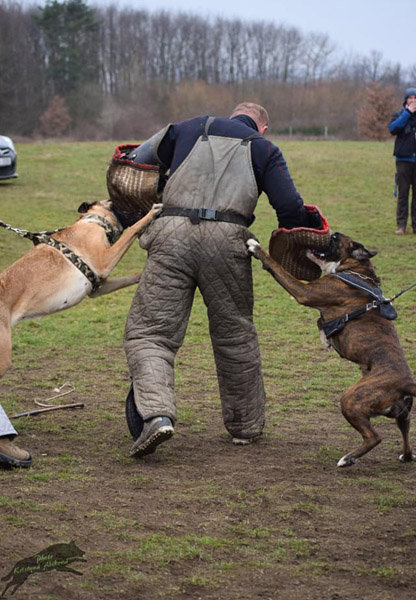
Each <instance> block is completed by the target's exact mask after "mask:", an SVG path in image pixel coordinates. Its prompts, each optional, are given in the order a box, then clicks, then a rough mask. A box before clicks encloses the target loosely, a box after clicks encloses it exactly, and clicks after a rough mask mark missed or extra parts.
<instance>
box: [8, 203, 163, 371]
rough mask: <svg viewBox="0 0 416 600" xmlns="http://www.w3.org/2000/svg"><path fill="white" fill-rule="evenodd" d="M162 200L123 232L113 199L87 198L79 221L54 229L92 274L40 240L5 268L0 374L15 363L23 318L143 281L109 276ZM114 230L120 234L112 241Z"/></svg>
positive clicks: (51, 311)
mask: <svg viewBox="0 0 416 600" xmlns="http://www.w3.org/2000/svg"><path fill="white" fill-rule="evenodd" d="M161 206H162V205H161V204H155V205H154V206H153V208H152V209H151V210H150V211H149V212H148V213H147V214H146V215H145V216H144V217H143V218H142V219H141V220H140V221H138V222H137V223H135V224H134V225H133V226H132V227H129V228H128V229H126V230H125V231H124V233H122V234H121V232H122V227H121V224H120V222H119V220H118V219H117V217H116V215H115V214H114V212H113V211H112V203H111V201H110V200H103V201H102V202H92V203H85V202H84V203H83V204H81V206H80V207H79V209H78V211H79V212H81V213H84V215H83V216H81V217H80V218H79V219H78V220H77V221H76V222H75V223H74V225H71V226H70V227H67V228H65V229H63V230H61V231H59V232H57V233H53V234H51V235H50V237H51V238H52V239H53V240H55V241H58V242H62V243H63V244H64V245H65V247H69V248H66V249H67V250H68V249H70V250H72V252H73V253H74V254H75V255H76V257H79V259H81V262H82V263H83V264H84V266H85V267H86V270H87V271H88V272H89V275H90V276H91V277H90V278H87V276H86V275H85V274H84V273H83V272H82V271H81V270H80V269H79V268H77V267H76V266H75V264H73V262H70V260H69V259H68V258H66V256H65V255H64V254H63V253H62V252H61V251H60V250H58V249H56V248H55V247H52V246H50V245H48V244H46V243H39V244H38V245H36V246H35V247H34V248H32V249H31V250H29V252H27V253H26V254H25V255H24V256H22V258H20V259H19V260H17V261H16V262H15V263H13V264H12V265H11V266H10V267H8V268H7V269H5V270H4V271H3V272H2V273H0V377H3V375H4V374H5V372H6V371H7V369H8V368H9V367H10V365H11V351H12V341H11V328H12V327H13V325H15V324H16V323H17V322H18V321H20V320H21V319H29V318H33V317H41V316H44V315H49V314H52V313H55V312H59V311H61V310H65V309H67V308H70V307H71V306H74V305H75V304H78V303H79V302H81V300H83V299H84V298H85V296H87V295H88V296H90V297H98V296H102V295H104V294H108V293H110V292H113V291H115V290H119V289H121V288H123V287H127V286H129V285H133V284H135V283H137V282H138V280H139V275H137V274H136V275H127V276H125V277H121V278H118V279H113V280H109V281H107V277H108V275H109V274H110V272H111V270H112V269H113V268H114V267H115V266H116V265H117V263H118V262H119V261H120V260H121V258H122V257H123V256H124V254H125V253H126V252H127V250H128V249H129V248H130V246H131V245H132V243H133V242H134V240H135V239H137V237H138V236H139V234H140V233H141V232H142V231H143V229H144V228H145V227H146V226H147V225H148V224H149V223H150V222H151V221H152V219H153V218H154V217H155V216H156V215H157V214H159V212H160V210H161ZM107 234H108V235H107ZM120 234H121V236H120ZM111 236H113V237H115V238H117V237H118V239H117V241H116V242H115V243H113V244H111V242H110V239H109V238H111Z"/></svg>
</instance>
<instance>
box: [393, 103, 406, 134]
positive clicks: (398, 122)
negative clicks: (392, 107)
mask: <svg viewBox="0 0 416 600" xmlns="http://www.w3.org/2000/svg"><path fill="white" fill-rule="evenodd" d="M410 116H411V112H410V111H408V110H407V108H404V109H403V110H402V111H401V112H400V113H394V115H393V118H392V120H391V121H390V124H389V131H390V133H391V134H392V135H397V134H398V133H400V132H401V131H402V130H403V129H404V128H405V127H406V125H407V122H408V121H409V119H410Z"/></svg>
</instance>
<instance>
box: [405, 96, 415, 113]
mask: <svg viewBox="0 0 416 600" xmlns="http://www.w3.org/2000/svg"><path fill="white" fill-rule="evenodd" d="M406 108H407V110H408V111H409V112H411V113H414V112H415V111H416V99H412V100H408V101H407V104H406Z"/></svg>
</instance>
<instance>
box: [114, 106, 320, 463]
mask: <svg viewBox="0 0 416 600" xmlns="http://www.w3.org/2000/svg"><path fill="white" fill-rule="evenodd" d="M267 128H268V114H267V112H266V110H265V109H264V108H263V107H262V106H259V105H257V104H254V103H243V104H239V105H238V106H237V107H236V108H235V109H234V111H233V113H232V114H231V117H230V118H213V117H208V116H203V117H196V118H193V119H189V120H186V121H183V122H180V123H175V124H170V125H168V126H167V127H166V128H165V129H163V130H162V131H160V132H159V133H157V134H155V135H154V136H153V137H152V138H150V140H148V141H147V142H146V143H145V144H143V146H139V147H138V148H136V149H135V150H134V151H133V152H132V153H131V154H130V158H131V159H134V160H135V161H136V162H138V163H152V164H159V165H160V166H161V167H162V169H164V170H168V169H170V176H169V179H168V182H167V185H166V187H165V190H164V194H163V205H164V209H163V211H162V213H161V215H160V217H159V218H158V219H157V220H155V221H153V223H152V224H151V225H150V226H149V227H148V229H147V230H146V231H145V233H144V234H143V235H142V236H141V238H140V246H141V247H142V248H145V249H147V251H148V258H147V262H146V266H145V268H144V271H143V273H142V276H141V278H140V282H139V285H138V289H137V293H136V296H135V298H134V300H133V303H132V306H131V309H130V313H129V316H128V320H127V325H126V331H125V339H124V347H125V350H126V354H127V360H128V364H129V369H130V374H131V377H132V382H133V391H134V400H135V404H136V408H137V412H138V414H139V416H140V418H141V419H142V420H143V427H142V431H141V434H140V435H139V436H138V438H137V439H136V441H135V442H134V444H133V446H132V448H131V450H130V455H131V456H136V457H139V456H144V455H145V454H150V453H151V452H154V450H155V449H156V447H157V446H158V444H160V443H161V442H163V441H165V440H167V439H169V438H170V437H171V436H172V435H173V432H174V423H175V418H176V407H175V399H174V358H175V355H176V352H177V351H178V349H179V348H180V346H181V344H182V342H183V338H184V335H185V331H186V327H187V324H188V319H189V315H190V312H191V307H192V303H193V298H194V293H195V290H196V288H199V290H200V292H201V294H202V297H203V299H204V302H205V305H206V306H207V312H208V319H209V331H210V336H211V342H212V347H213V352H214V358H215V363H216V369H217V377H218V384H219V391H220V397H221V404H222V411H223V419H224V424H225V427H226V429H227V430H228V432H229V433H230V434H231V436H232V437H233V442H234V443H236V444H248V443H250V442H252V441H253V440H254V439H255V438H256V437H258V436H259V435H260V434H261V432H262V429H263V426H264V404H265V394H264V386H263V377H262V372H261V362H260V350H259V344H258V339H257V332H256V329H255V326H254V324H253V284H252V272H251V258H250V256H249V255H248V252H247V249H246V245H245V242H246V240H247V239H248V238H249V237H252V234H251V233H250V232H249V231H248V230H247V229H246V228H247V227H248V226H249V225H250V224H251V223H252V222H253V220H254V217H253V212H254V209H255V207H256V204H257V199H258V197H259V195H260V193H261V192H262V191H264V192H265V193H266V194H267V196H268V198H269V201H270V203H271V205H272V206H273V208H274V209H275V211H276V213H277V217H278V220H279V224H280V226H282V227H287V228H293V227H298V226H305V227H317V226H318V227H319V226H321V219H320V217H317V218H318V221H319V223H316V222H315V223H311V218H310V214H309V213H308V212H307V210H306V209H305V207H304V204H303V200H302V198H301V196H300V195H299V193H298V192H297V190H296V188H295V186H294V184H293V181H292V179H291V177H290V175H289V171H288V169H287V166H286V162H285V160H284V158H283V155H282V153H281V152H280V150H279V148H277V147H276V146H274V145H273V144H272V143H271V142H269V141H267V140H266V139H265V138H264V137H263V134H264V133H265V132H266V130H267ZM195 377H197V374H196V373H195Z"/></svg>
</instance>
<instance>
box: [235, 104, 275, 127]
mask: <svg viewBox="0 0 416 600" xmlns="http://www.w3.org/2000/svg"><path fill="white" fill-rule="evenodd" d="M237 115H248V116H249V117H252V118H253V119H254V120H255V121H256V123H260V124H261V125H266V126H268V125H269V115H268V113H267V110H266V109H265V108H263V106H260V104H255V103H254V102H241V104H237V106H236V107H235V108H234V110H233V112H232V113H231V117H230V118H232V117H235V116H237Z"/></svg>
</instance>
